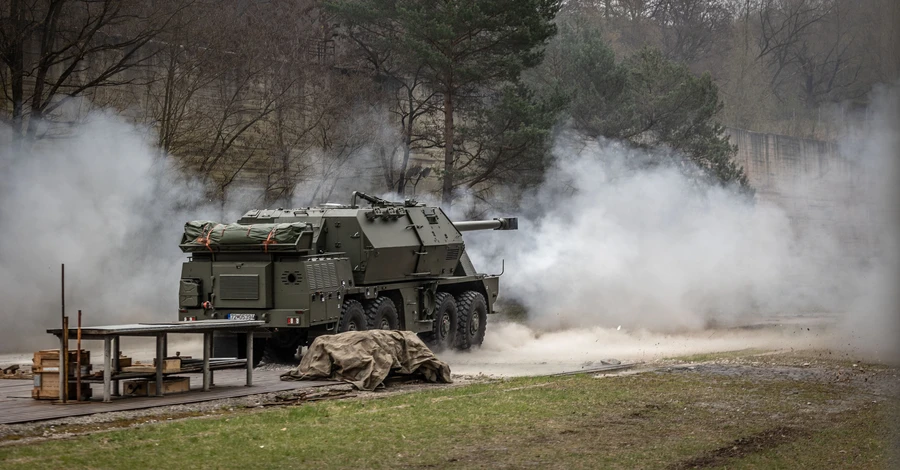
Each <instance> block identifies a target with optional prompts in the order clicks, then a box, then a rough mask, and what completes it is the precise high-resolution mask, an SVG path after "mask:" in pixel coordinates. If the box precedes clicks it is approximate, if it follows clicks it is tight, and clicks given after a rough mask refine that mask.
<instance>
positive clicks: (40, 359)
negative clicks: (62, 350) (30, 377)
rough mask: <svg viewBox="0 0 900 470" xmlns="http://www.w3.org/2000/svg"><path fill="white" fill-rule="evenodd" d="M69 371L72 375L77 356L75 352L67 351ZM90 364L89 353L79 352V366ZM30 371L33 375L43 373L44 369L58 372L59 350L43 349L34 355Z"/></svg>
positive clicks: (83, 350) (85, 351)
mask: <svg viewBox="0 0 900 470" xmlns="http://www.w3.org/2000/svg"><path fill="white" fill-rule="evenodd" d="M68 356H69V369H70V370H71V371H72V374H73V375H74V373H75V372H74V371H75V364H77V361H78V355H77V352H76V351H69V353H68ZM90 363H91V352H90V351H87V350H85V349H82V350H81V365H82V366H84V365H89V364H90ZM31 364H32V366H31V370H32V371H34V373H35V374H37V373H39V372H41V371H43V370H44V369H49V370H50V371H53V372H57V373H58V372H59V349H44V350H41V351H38V352H36V353H34V358H33V359H32V360H31Z"/></svg>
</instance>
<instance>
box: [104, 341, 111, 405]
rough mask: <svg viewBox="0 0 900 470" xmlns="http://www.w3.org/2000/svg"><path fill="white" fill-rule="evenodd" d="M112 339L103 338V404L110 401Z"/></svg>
mask: <svg viewBox="0 0 900 470" xmlns="http://www.w3.org/2000/svg"><path fill="white" fill-rule="evenodd" d="M111 363H112V338H110V337H109V336H106V337H104V338H103V403H109V402H111V401H112V398H110V388H111V385H112V384H111V382H112V367H110V365H111Z"/></svg>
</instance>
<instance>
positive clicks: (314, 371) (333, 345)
mask: <svg viewBox="0 0 900 470" xmlns="http://www.w3.org/2000/svg"><path fill="white" fill-rule="evenodd" d="M392 372H393V373H394V374H402V375H411V374H419V375H421V376H422V377H424V378H425V380H427V381H429V382H443V383H451V382H452V380H451V379H450V366H448V365H447V364H446V363H444V362H441V361H439V360H438V358H437V357H435V355H434V353H432V352H431V350H430V349H428V346H426V345H425V343H423V342H422V340H421V339H419V337H418V336H416V334H415V333H413V332H411V331H387V330H371V331H348V332H346V333H339V334H336V335H327V336H319V337H318V338H316V339H315V341H313V343H312V345H310V347H309V351H307V352H306V354H304V355H303V359H301V360H300V365H299V366H297V367H296V368H295V369H292V370H290V371H288V372H285V373H284V374H281V380H317V379H333V380H341V381H344V382H349V383H351V384H353V386H354V387H356V388H358V389H360V390H375V387H377V386H378V385H379V384H381V382H383V381H384V379H385V378H386V377H387V376H388V374H389V373H392Z"/></svg>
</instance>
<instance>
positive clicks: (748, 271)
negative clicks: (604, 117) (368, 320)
mask: <svg viewBox="0 0 900 470" xmlns="http://www.w3.org/2000/svg"><path fill="white" fill-rule="evenodd" d="M888 96H890V98H888ZM879 99H880V100H881V102H883V103H892V104H889V105H887V106H883V107H882V108H881V109H879V110H877V113H876V116H877V117H876V118H875V119H874V120H873V124H874V125H871V126H866V127H865V130H864V132H863V133H862V134H861V135H859V136H858V137H859V138H858V139H856V140H849V139H848V140H847V141H846V142H845V143H844V145H842V154H843V155H842V158H843V161H844V162H846V165H845V166H844V167H843V168H840V169H839V170H840V171H837V169H836V170H835V174H833V175H830V176H829V177H827V178H823V177H822V175H820V174H812V172H810V173H803V172H800V173H799V174H798V175H797V176H796V178H792V179H788V182H787V183H786V184H788V185H790V187H784V188H780V190H781V191H782V193H783V194H793V195H794V196H795V197H796V198H797V200H798V201H801V202H802V203H803V204H807V205H809V206H813V205H814V204H815V203H817V201H818V199H817V198H819V197H820V196H821V194H822V193H823V192H824V193H826V194H828V197H827V198H826V199H828V200H829V201H830V202H828V205H827V206H826V207H824V208H822V211H824V212H825V213H827V217H824V218H822V217H819V218H817V216H812V218H810V219H809V220H806V219H802V217H801V218H800V219H798V217H797V212H796V211H795V210H794V209H796V208H786V207H784V206H781V205H779V201H776V200H770V199H767V198H765V197H760V198H758V200H757V201H755V202H754V201H750V200H748V199H747V198H745V197H743V196H741V195H739V194H738V193H737V192H736V191H733V190H731V189H729V188H721V187H718V186H711V185H704V184H698V183H696V182H694V181H692V180H690V179H688V178H686V177H685V176H684V174H683V172H682V171H680V170H679V169H678V168H676V167H674V166H667V165H660V166H650V167H648V166H647V165H635V164H634V163H635V162H646V161H648V159H653V158H650V156H648V154H647V151H646V150H636V149H633V148H629V147H626V146H624V145H622V144H620V143H617V142H610V141H586V140H584V139H582V138H580V137H578V136H573V135H571V134H569V135H564V136H562V137H560V138H559V139H558V140H557V142H556V145H555V148H554V151H553V152H554V155H555V165H554V166H553V168H552V169H551V170H550V171H549V173H548V174H547V176H546V179H545V181H544V183H543V185H542V186H541V187H540V188H539V189H538V190H537V191H536V192H535V193H534V194H532V195H530V196H528V197H526V198H525V199H524V200H522V201H520V203H519V207H520V209H519V211H520V214H519V215H520V216H522V218H520V220H519V231H518V232H517V233H516V232H512V233H507V234H491V235H490V236H487V235H485V234H472V235H468V236H467V239H468V243H467V246H468V247H469V251H470V254H471V255H472V256H473V258H474V261H475V264H476V266H485V265H487V266H496V265H499V260H500V259H505V261H506V275H505V276H504V277H503V279H502V280H501V295H502V296H503V297H505V298H511V299H514V300H516V301H518V302H521V303H522V304H523V305H524V306H525V307H526V308H527V311H528V320H527V324H528V325H529V326H530V327H531V328H532V329H534V330H535V331H560V330H565V329H569V328H592V327H601V328H616V327H618V326H620V325H621V326H623V327H624V328H627V329H629V330H647V331H651V332H656V333H672V332H684V331H697V330H701V329H704V328H707V327H710V326H729V325H738V324H746V323H754V322H759V321H761V320H763V319H767V318H772V317H776V318H786V317H790V316H796V315H798V314H808V313H810V312H820V313H827V314H832V315H839V316H840V318H841V319H842V321H843V325H844V326H845V327H848V326H849V328H846V329H844V330H843V331H845V332H846V334H839V335H838V339H837V340H836V341H837V342H838V343H842V344H843V345H844V346H845V347H850V348H859V349H860V350H867V351H868V352H870V353H872V354H875V355H877V356H879V357H887V356H886V355H887V354H895V353H896V349H897V346H896V343H897V341H896V339H895V338H896V336H895V334H896V333H897V329H896V303H895V299H893V298H892V294H893V292H895V290H896V289H895V287H894V284H895V282H896V280H897V276H896V266H897V256H896V250H895V249H894V248H892V247H896V230H895V229H894V227H893V226H892V225H891V224H887V223H878V222H879V218H881V221H882V222H883V221H884V220H886V219H885V218H884V216H885V215H886V212H884V213H882V212H879V211H883V210H884V209H885V208H886V207H889V203H888V199H887V198H888V193H887V191H886V190H887V189H888V188H892V187H893V183H895V181H893V180H891V179H890V178H891V176H892V174H893V173H892V172H891V171H888V169H889V168H888V167H889V166H890V165H893V163H890V162H894V161H895V160H894V159H895V157H896V153H894V152H895V151H896V150H895V149H896V148H897V134H896V129H895V128H893V127H891V125H890V124H889V123H895V122H897V121H896V114H893V115H892V114H891V113H895V112H896V106H895V104H896V93H890V94H883V95H882V96H881V97H880V98H879ZM891 100H893V101H891ZM876 101H878V100H876ZM892 106H893V107H892ZM656 160H659V159H656ZM780 202H783V201H780ZM801 209H802V210H807V208H805V207H801ZM863 211H865V214H862V213H861V212H863ZM498 215H500V214H498ZM502 215H511V214H502ZM804 217H805V215H804ZM873 220H874V223H870V222H873ZM848 227H849V228H851V229H852V231H853V232H854V233H856V235H857V236H858V237H861V238H862V239H864V240H865V243H860V244H857V243H854V244H852V245H853V246H850V245H848V243H847V236H846V235H847V233H846V231H847V229H848ZM851 332H852V333H851Z"/></svg>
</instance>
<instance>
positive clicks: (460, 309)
mask: <svg viewBox="0 0 900 470" xmlns="http://www.w3.org/2000/svg"><path fill="white" fill-rule="evenodd" d="M456 309H457V317H458V318H459V330H458V331H457V332H456V347H457V348H459V349H469V348H470V347H473V346H474V347H478V346H481V343H483V342H484V329H485V326H487V302H485V301H484V296H483V295H481V293H479V292H475V291H471V290H470V291H466V292H463V293H462V294H460V295H459V296H458V297H456Z"/></svg>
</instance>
